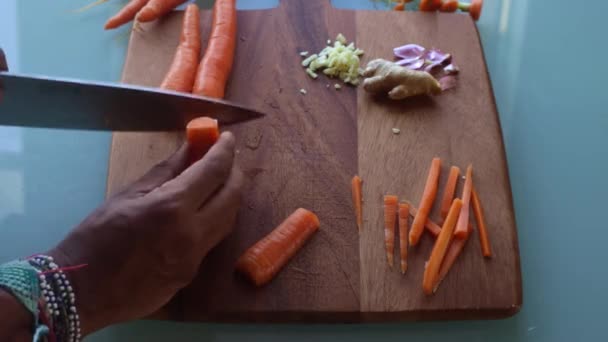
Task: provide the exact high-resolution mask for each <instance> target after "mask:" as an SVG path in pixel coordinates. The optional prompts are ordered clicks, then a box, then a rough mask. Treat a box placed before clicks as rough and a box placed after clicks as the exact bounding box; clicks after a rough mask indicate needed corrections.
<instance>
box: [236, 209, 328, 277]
mask: <svg viewBox="0 0 608 342" xmlns="http://www.w3.org/2000/svg"><path fill="white" fill-rule="evenodd" d="M318 229H319V219H318V218H317V215H315V214H314V213H313V212H311V211H308V210H306V209H302V208H300V209H298V210H296V211H295V212H293V214H291V215H290V216H289V217H288V218H287V219H286V220H285V221H283V223H281V224H280V225H279V226H278V227H277V228H276V229H274V230H273V231H272V232H271V233H270V234H268V235H267V236H266V237H264V238H263V239H261V240H260V241H258V242H257V243H256V244H255V245H253V246H252V247H250V248H249V249H248V250H247V251H246V252H245V253H244V254H243V255H242V256H241V257H240V258H239V259H238V261H237V263H236V270H237V271H238V272H240V273H242V274H243V275H245V276H246V277H248V278H249V280H251V282H252V283H253V284H255V285H256V286H262V285H264V284H266V283H268V282H269V281H270V280H272V278H274V277H275V275H276V274H277V273H278V272H279V271H280V270H281V269H282V268H283V267H284V266H285V265H286V264H287V262H288V261H289V260H290V259H291V258H292V257H293V256H294V255H295V254H296V253H297V252H298V251H299V250H300V249H301V248H302V246H304V244H305V243H306V242H307V241H308V240H309V239H310V237H311V236H312V235H313V234H314V233H315V232H316V231H317V230H318Z"/></svg>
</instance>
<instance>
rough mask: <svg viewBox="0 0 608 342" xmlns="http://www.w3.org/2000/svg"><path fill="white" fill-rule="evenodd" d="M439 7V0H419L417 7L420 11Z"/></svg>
mask: <svg viewBox="0 0 608 342" xmlns="http://www.w3.org/2000/svg"><path fill="white" fill-rule="evenodd" d="M440 7H441V0H421V1H420V5H419V6H418V9H419V10H421V11H426V12H432V11H436V10H438V9H439V8H440Z"/></svg>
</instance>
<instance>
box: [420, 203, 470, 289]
mask: <svg viewBox="0 0 608 342" xmlns="http://www.w3.org/2000/svg"><path fill="white" fill-rule="evenodd" d="M461 209H462V201H461V200H460V199H459V198H457V199H455V200H454V202H453V203H452V207H451V208H450V211H449V212H448V216H447V218H446V220H445V223H444V224H443V227H441V233H440V234H439V236H438V237H437V241H435V246H433V251H432V252H431V257H430V258H429V261H428V263H427V265H426V268H425V270H424V279H423V280H422V289H423V291H424V293H425V294H426V295H431V294H433V293H434V292H435V290H436V289H437V288H436V287H435V286H436V285H437V279H438V276H439V268H440V267H441V263H442V261H443V258H444V257H445V254H446V252H447V250H448V247H449V245H450V242H451V240H452V233H453V232H454V226H455V225H456V221H457V220H458V216H459V215H460V211H461Z"/></svg>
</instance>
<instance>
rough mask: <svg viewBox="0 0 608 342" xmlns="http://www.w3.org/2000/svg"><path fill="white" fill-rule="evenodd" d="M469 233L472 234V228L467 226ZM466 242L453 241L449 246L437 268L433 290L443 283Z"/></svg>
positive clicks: (464, 240) (463, 240)
mask: <svg viewBox="0 0 608 342" xmlns="http://www.w3.org/2000/svg"><path fill="white" fill-rule="evenodd" d="M469 232H473V228H472V227H471V226H469ZM468 240H469V239H453V241H452V243H451V244H450V248H448V252H447V253H446V255H445V257H444V258H443V262H442V263H441V268H439V277H438V278H437V284H436V285H435V288H437V286H438V285H439V284H440V283H441V282H442V281H443V279H444V278H445V276H446V275H447V274H448V272H449V271H450V269H451V268H452V266H453V265H454V263H455V262H456V259H458V256H459V255H460V253H461V252H462V250H463V249H464V246H465V245H466V243H467V241H468Z"/></svg>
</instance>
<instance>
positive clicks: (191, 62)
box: [160, 4, 201, 93]
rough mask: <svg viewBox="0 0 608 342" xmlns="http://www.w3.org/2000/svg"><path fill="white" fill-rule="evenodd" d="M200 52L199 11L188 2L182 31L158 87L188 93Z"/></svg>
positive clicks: (192, 84) (194, 75)
mask: <svg viewBox="0 0 608 342" xmlns="http://www.w3.org/2000/svg"><path fill="white" fill-rule="evenodd" d="M200 53H201V31H200V11H199V9H198V6H197V5H195V4H190V5H188V7H186V11H185V12H184V20H183V24H182V33H181V36H180V41H179V45H178V46H177V50H176V51H175V56H174V57H173V63H171V67H170V68H169V71H168V72H167V75H166V76H165V79H164V80H163V82H162V83H161V85H160V87H161V88H162V89H169V90H174V91H181V92H184V93H190V92H191V91H192V87H193V86H194V78H195V77H196V69H197V67H198V61H199V57H200Z"/></svg>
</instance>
